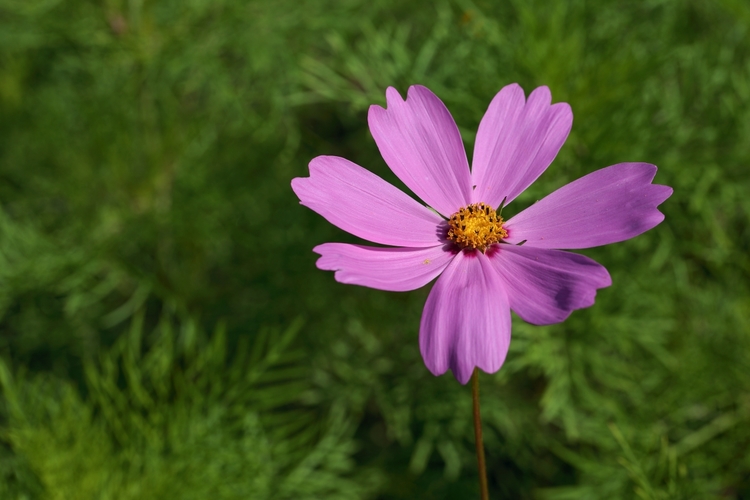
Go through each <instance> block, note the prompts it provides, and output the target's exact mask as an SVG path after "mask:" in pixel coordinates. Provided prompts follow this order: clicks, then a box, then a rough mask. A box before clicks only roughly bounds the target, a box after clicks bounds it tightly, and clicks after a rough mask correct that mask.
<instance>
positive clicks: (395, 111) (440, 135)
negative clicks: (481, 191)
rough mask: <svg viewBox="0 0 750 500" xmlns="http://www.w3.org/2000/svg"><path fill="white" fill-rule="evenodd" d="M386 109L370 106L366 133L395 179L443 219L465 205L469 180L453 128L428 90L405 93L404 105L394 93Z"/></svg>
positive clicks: (411, 89) (393, 91) (388, 96)
mask: <svg viewBox="0 0 750 500" xmlns="http://www.w3.org/2000/svg"><path fill="white" fill-rule="evenodd" d="M385 96H386V100H387V103H388V109H383V108H381V107H380V106H376V105H373V106H370V112H369V114H368V117H367V119H368V122H369V124H370V132H371V133H372V136H373V137H374V138H375V143H376V144H377V145H378V148H379V149H380V154H381V155H383V159H384V160H385V162H386V163H387V164H388V166H389V167H390V168H391V170H393V173H394V174H396V175H397V176H398V178H399V179H401V180H402V181H403V182H404V184H406V185H407V186H408V187H409V189H411V190H412V191H414V193H415V194H416V195H417V196H419V197H420V198H421V199H422V200H423V201H424V202H425V203H427V204H428V205H430V206H431V207H432V208H434V209H435V210H437V211H438V212H440V213H441V214H443V215H445V216H450V215H451V214H453V213H454V212H456V211H458V209H459V208H461V207H463V206H466V205H468V204H469V200H470V198H471V185H470V182H471V177H470V175H469V163H468V161H467V160H466V151H465V150H464V145H463V143H462V142H461V136H460V135H459V133H458V127H456V122H454V121H453V117H452V116H451V114H450V113H449V112H448V109H447V108H446V107H445V104H443V102H442V101H441V100H440V99H438V97H437V96H436V95H435V94H433V93H432V92H431V91H430V90H429V89H427V88H426V87H422V86H421V85H414V86H412V87H409V93H408V95H407V98H406V101H404V100H402V99H401V95H400V94H399V93H398V91H397V90H396V89H394V88H393V87H388V90H387V91H386V93H385Z"/></svg>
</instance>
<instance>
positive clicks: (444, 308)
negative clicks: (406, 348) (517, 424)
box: [419, 252, 510, 384]
mask: <svg viewBox="0 0 750 500" xmlns="http://www.w3.org/2000/svg"><path fill="white" fill-rule="evenodd" d="M509 344H510V306H509V305H508V299H507V296H506V291H505V288H504V286H503V283H502V282H501V280H500V277H499V276H498V275H497V273H496V272H495V270H494V269H493V268H492V266H491V264H490V263H489V262H488V260H487V257H486V256H485V255H484V254H482V253H481V252H475V253H472V254H467V253H465V252H459V253H458V254H456V256H455V258H454V259H453V260H452V261H451V263H450V264H449V265H448V266H447V267H446V269H445V271H444V272H443V274H442V275H441V276H440V278H439V279H438V281H437V283H435V286H433V288H432V290H431V291H430V294H429V296H428V297H427V302H426V303H425V307H424V311H423V312H422V320H421V322H420V328H419V348H420V352H421V353H422V359H424V362H425V365H426V366H427V368H428V369H429V370H430V372H431V373H433V374H435V375H441V374H443V373H445V372H446V371H448V370H451V371H452V372H453V375H454V376H455V377H456V379H457V380H458V381H459V382H460V383H462V384H465V383H466V382H467V381H468V380H469V378H470V377H471V374H472V372H473V371H474V368H475V367H478V368H480V369H481V370H483V371H485V372H487V373H494V372H496V371H497V370H499V369H500V367H501V366H502V365H503V363H504V362H505V356H506V355H507V353H508V346H509Z"/></svg>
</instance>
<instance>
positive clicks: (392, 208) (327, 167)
mask: <svg viewBox="0 0 750 500" xmlns="http://www.w3.org/2000/svg"><path fill="white" fill-rule="evenodd" d="M292 189H293V190H294V192H295V193H296V194H297V196H298V197H299V199H300V203H302V205H305V206H306V207H309V208H311V209H312V210H314V211H316V212H317V213H319V214H320V215H322V216H323V217H325V218H326V220H328V222H330V223H331V224H333V225H335V226H338V227H339V228H341V229H343V230H344V231H347V232H349V233H351V234H353V235H355V236H359V237H360V238H364V239H366V240H369V241H372V242H375V243H382V244H384V245H395V246H405V247H427V246H434V245H437V244H439V242H440V236H439V228H438V225H440V224H441V223H442V222H443V219H442V218H441V217H440V216H439V215H438V214H436V213H434V212H433V211H431V210H430V209H428V208H427V207H425V206H423V205H421V204H420V203H419V202H417V201H415V200H413V199H412V198H410V197H409V196H408V195H407V194H406V193H404V192H403V191H401V190H399V189H398V188H396V187H394V186H392V185H391V184H388V183H387V182H386V181H384V180H383V179H381V178H380V177H378V176H377V175H375V174H373V173H372V172H369V171H367V170H365V169H364V168H362V167H360V166H359V165H356V164H354V163H352V162H350V161H349V160H345V159H344V158H339V157H337V156H318V157H317V158H313V160H312V161H311V162H310V177H297V178H296V179H293V180H292Z"/></svg>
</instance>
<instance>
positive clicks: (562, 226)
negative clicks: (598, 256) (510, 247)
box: [505, 163, 672, 248]
mask: <svg viewBox="0 0 750 500" xmlns="http://www.w3.org/2000/svg"><path fill="white" fill-rule="evenodd" d="M655 175H656V167H655V166H654V165H651V164H649V163H618V164H617V165H612V166H611V167H607V168H603V169H601V170H597V171H596V172H592V173H590V174H588V175H585V176H583V177H581V178H580V179H578V180H575V181H573V182H571V183H570V184H568V185H566V186H563V187H561V188H560V189H558V190H557V191H555V192H554V193H552V194H550V195H549V196H546V197H545V198H543V199H542V200H541V201H538V202H536V203H535V204H533V205H531V206H530V207H529V208H527V209H526V210H524V211H523V212H521V213H519V214H518V215H516V216H514V217H512V218H511V219H510V220H509V221H508V222H507V223H506V224H505V228H506V229H507V231H508V238H507V239H506V241H507V242H508V243H519V242H521V241H524V240H526V244H525V246H527V247H537V248H589V247H595V246H599V245H606V244H608V243H615V242H618V241H623V240H627V239H628V238H632V237H634V236H637V235H639V234H641V233H643V232H645V231H648V230H649V229H651V228H652V227H654V226H656V225H657V224H659V223H660V222H661V221H662V220H664V215H663V214H662V213H661V212H659V211H658V210H657V209H656V207H657V205H659V204H660V203H662V202H663V201H664V200H666V199H667V198H669V196H670V195H671V194H672V188H670V187H669V186H661V185H658V184H651V181H652V180H653V179H654V176H655Z"/></svg>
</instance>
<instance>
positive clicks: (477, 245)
mask: <svg viewBox="0 0 750 500" xmlns="http://www.w3.org/2000/svg"><path fill="white" fill-rule="evenodd" d="M507 237H508V232H507V231H506V230H505V229H504V228H503V218H502V217H500V216H499V215H497V213H495V210H494V209H493V208H492V207H491V206H489V205H487V204H485V203H472V204H471V205H469V206H467V207H462V208H461V210H459V211H458V212H456V213H455V214H453V215H451V218H450V219H449V220H448V239H449V240H450V241H452V242H453V243H455V244H456V245H458V246H459V247H461V248H472V249H479V250H480V251H482V252H484V251H485V250H486V249H487V247H489V246H490V245H492V244H494V243H498V242H499V241H500V240H502V239H503V238H507Z"/></svg>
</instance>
